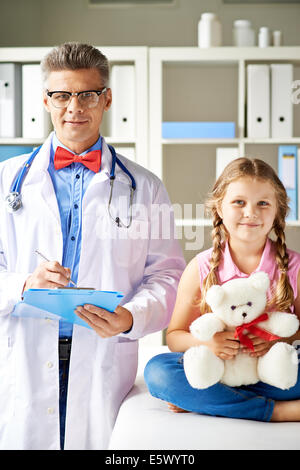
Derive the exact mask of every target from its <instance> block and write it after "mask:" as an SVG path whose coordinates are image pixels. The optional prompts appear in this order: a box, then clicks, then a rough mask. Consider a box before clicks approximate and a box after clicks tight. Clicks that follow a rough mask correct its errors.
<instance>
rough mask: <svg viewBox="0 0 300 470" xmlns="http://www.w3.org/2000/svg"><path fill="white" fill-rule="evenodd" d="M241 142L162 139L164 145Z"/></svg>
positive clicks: (229, 141) (230, 141)
mask: <svg viewBox="0 0 300 470" xmlns="http://www.w3.org/2000/svg"><path fill="white" fill-rule="evenodd" d="M299 141H300V139H299ZM239 142H240V139H161V143H162V144H163V145H177V144H180V145H207V144H212V145H226V144H228V145H238V144H239Z"/></svg>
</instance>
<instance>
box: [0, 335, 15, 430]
mask: <svg viewBox="0 0 300 470" xmlns="http://www.w3.org/2000/svg"><path fill="white" fill-rule="evenodd" d="M0 377H1V387H0V417H1V418H0V434H1V428H2V426H3V425H5V423H6V422H7V421H8V420H9V418H10V417H11V416H12V414H13V412H14V403H15V356H14V349H13V347H12V341H11V337H9V336H0Z"/></svg>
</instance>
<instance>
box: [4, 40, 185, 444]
mask: <svg viewBox="0 0 300 470" xmlns="http://www.w3.org/2000/svg"><path fill="white" fill-rule="evenodd" d="M42 71H43V74H44V79H45V91H44V104H45V107H46V109H47V111H48V112H49V113H50V115H51V119H52V122H53V126H54V130H55V132H54V133H51V135H50V136H49V137H48V138H47V140H46V141H45V143H44V144H43V146H42V147H41V149H40V151H39V152H38V154H37V156H36V157H35V159H34V160H33V163H32V164H31V167H30V168H29V171H28V173H27V175H26V178H25V179H24V181H23V184H22V189H21V194H22V207H21V209H20V210H18V211H17V212H14V213H8V212H7V211H6V209H5V205H4V199H5V196H6V195H7V194H8V193H9V191H10V187H11V184H12V181H14V179H15V178H16V174H19V171H20V168H21V167H22V165H23V164H24V163H25V162H26V161H27V159H28V155H23V156H19V157H15V158H13V159H10V160H7V161H5V162H3V163H2V164H1V165H0V195H1V197H0V199H1V202H0V217H1V224H0V335H1V337H0V376H1V381H0V397H1V400H0V403H1V405H0V407H1V409H0V448H2V449H60V448H61V449H63V448H65V449H105V448H107V446H108V442H109V437H110V433H111V431H112V428H113V425H114V421H115V418H116V415H117V412H118V409H119V406H120V403H121V402H122V400H123V398H124V397H125V395H126V394H127V393H128V391H129V390H130V389H131V387H132V385H133V383H134V380H135V375H136V368H137V347H138V342H137V340H138V338H140V337H142V336H144V335H146V334H149V333H151V332H154V331H158V330H161V329H162V328H164V327H165V326H166V325H167V324H168V321H169V317H170V315H171V312H172V308H173V305H174V301H175V296H176V289H177V285H178V281H179V278H180V275H181V273H182V271H183V268H184V261H183V258H182V254H181V251H180V249H179V247H178V244H177V242H176V241H175V240H174V237H173V229H172V230H171V232H170V237H165V236H163V234H162V229H163V227H161V226H160V223H161V218H162V217H161V211H160V208H164V216H163V219H164V220H167V219H168V217H166V215H168V216H171V218H170V220H169V222H170V221H171V225H172V222H173V219H172V211H171V208H170V204H169V200H168V196H167V194H166V191H165V189H164V187H163V185H162V183H161V182H160V181H159V180H158V178H156V177H155V176H154V175H153V174H151V173H150V172H149V171H147V170H145V169H143V168H142V167H140V166H139V165H137V164H135V163H133V162H130V161H129V160H127V159H126V158H125V157H121V156H119V158H120V160H121V162H122V163H123V164H124V165H125V167H126V168H127V169H128V170H129V172H130V173H131V174H132V175H133V176H134V179H135V181H136V190H135V192H134V198H133V201H132V204H131V202H130V197H129V195H130V190H131V185H130V180H129V178H128V176H127V175H126V174H125V173H124V171H122V169H121V168H120V167H119V166H117V165H116V168H115V179H114V188H113V196H112V199H111V201H109V199H110V197H109V195H110V184H111V180H110V178H109V174H110V171H111V163H112V153H111V151H110V150H109V148H108V146H107V144H106V142H105V140H104V139H103V138H102V137H101V136H100V134H99V128H100V125H101V122H102V117H103V114H104V112H105V111H107V110H108V109H109V107H110V105H111V102H112V92H111V90H110V89H109V88H108V63H107V59H106V58H105V56H103V55H102V54H101V52H100V51H99V50H98V49H96V48H93V47H92V46H89V45H84V44H77V43H68V44H64V45H62V46H60V47H58V48H54V49H53V50H52V51H51V52H50V53H49V54H48V56H46V57H45V59H44V60H43V62H42ZM124 201H125V204H124ZM129 207H131V210H132V221H131V219H130V208H129ZM166 208H167V211H166ZM108 209H109V210H108ZM130 221H131V222H132V223H130ZM127 226H129V227H127ZM152 228H155V229H156V230H155V234H154V235H155V236H153V234H152ZM145 233H146V236H145ZM36 250H40V252H41V253H42V254H44V255H45V256H46V257H47V258H48V259H49V260H50V261H43V262H41V260H40V259H39V258H38V256H37V255H36V254H35V251H36ZM70 279H72V281H73V282H75V283H76V284H77V285H78V286H80V287H93V288H96V289H101V290H109V291H113V290H116V291H121V292H122V293H123V294H124V298H123V299H122V302H121V304H120V306H118V307H117V308H116V310H115V312H114V313H110V312H108V311H105V310H103V309H101V308H98V307H95V306H93V305H84V306H80V307H78V309H77V310H76V313H77V314H78V316H80V317H81V318H82V319H84V320H85V321H86V322H87V324H88V325H89V326H90V327H91V328H85V327H82V326H79V325H77V324H74V325H72V324H70V323H66V322H63V321H60V322H56V321H52V320H49V319H48V320H47V319H36V318H24V317H23V318H22V317H16V316H14V315H12V311H13V309H14V306H15V304H16V303H17V302H18V301H20V300H21V297H22V293H23V291H24V290H27V289H33V288H55V287H64V286H67V285H69V282H70ZM58 313H59V312H58Z"/></svg>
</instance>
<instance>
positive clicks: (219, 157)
mask: <svg viewBox="0 0 300 470" xmlns="http://www.w3.org/2000/svg"><path fill="white" fill-rule="evenodd" d="M239 153H240V152H239V149H238V147H217V152H216V179H218V178H219V176H220V174H221V173H222V171H223V170H224V168H225V167H226V166H227V165H228V163H230V162H232V160H235V159H236V158H239V156H240V155H239Z"/></svg>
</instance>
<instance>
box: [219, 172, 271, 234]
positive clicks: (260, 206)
mask: <svg viewBox="0 0 300 470" xmlns="http://www.w3.org/2000/svg"><path fill="white" fill-rule="evenodd" d="M218 213H219V216H220V217H221V218H222V219H223V224H224V225H225V227H226V230H227V232H228V235H229V237H230V238H236V239H239V240H241V241H248V242H256V241H260V240H261V242H262V243H263V242H264V240H265V238H266V237H267V235H268V234H269V232H270V231H271V230H272V227H273V223H274V219H275V217H276V213H277V202H276V194H275V190H274V188H273V186H272V185H271V183H269V182H268V181H263V180H258V179H254V178H251V177H243V178H240V179H238V180H236V181H233V182H232V183H230V184H229V185H228V187H227V190H226V193H225V195H224V198H223V200H222V203H221V207H220V208H219V210H218Z"/></svg>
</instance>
